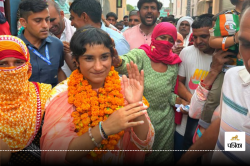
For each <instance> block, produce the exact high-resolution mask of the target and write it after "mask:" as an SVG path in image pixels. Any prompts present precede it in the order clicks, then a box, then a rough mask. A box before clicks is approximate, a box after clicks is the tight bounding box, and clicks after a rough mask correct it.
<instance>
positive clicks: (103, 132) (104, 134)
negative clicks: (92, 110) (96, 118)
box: [101, 124, 108, 139]
mask: <svg viewBox="0 0 250 166" xmlns="http://www.w3.org/2000/svg"><path fill="white" fill-rule="evenodd" d="M101 131H102V134H103V136H104V138H105V139H108V136H107V134H106V133H105V131H104V130H103V128H102V124H101Z"/></svg>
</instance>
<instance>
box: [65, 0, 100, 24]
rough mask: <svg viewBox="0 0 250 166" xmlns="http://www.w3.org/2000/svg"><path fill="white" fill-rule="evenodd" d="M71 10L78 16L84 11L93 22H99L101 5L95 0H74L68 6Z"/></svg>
mask: <svg viewBox="0 0 250 166" xmlns="http://www.w3.org/2000/svg"><path fill="white" fill-rule="evenodd" d="M71 10H72V11H73V12H74V13H76V14H77V15H78V16H79V17H81V15H82V13H83V12H85V13H86V14H87V15H88V16H89V18H90V19H91V20H92V21H93V22H94V23H100V22H101V18H102V7H101V4H100V2H98V1H97V0H74V1H73V3H72V4H71V5H70V8H69V11H71Z"/></svg>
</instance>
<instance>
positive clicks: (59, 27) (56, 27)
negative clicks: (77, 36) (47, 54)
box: [48, 0, 76, 77]
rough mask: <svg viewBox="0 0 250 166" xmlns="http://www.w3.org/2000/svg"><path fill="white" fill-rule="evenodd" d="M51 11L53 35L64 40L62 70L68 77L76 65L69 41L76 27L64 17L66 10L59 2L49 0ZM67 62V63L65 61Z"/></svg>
mask: <svg viewBox="0 0 250 166" xmlns="http://www.w3.org/2000/svg"><path fill="white" fill-rule="evenodd" d="M48 5H49V13H50V28H49V31H50V33H51V35H52V36H55V37H57V38H58V39H60V40H61V41H62V42H63V46H64V47H63V48H64V58H65V61H64V65H63V66H62V70H63V71H64V73H65V74H66V76H67V77H69V76H70V74H71V72H72V70H74V66H73V63H72V60H71V55H70V52H71V51H70V48H69V42H70V40H71V37H72V36H73V34H74V32H75V31H76V29H75V27H73V26H71V21H70V20H69V19H67V18H66V17H64V12H63V11H62V10H61V9H60V8H59V6H58V4H57V3H55V2H54V1H52V0H48ZM65 62H66V63H65Z"/></svg>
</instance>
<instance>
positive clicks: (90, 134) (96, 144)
mask: <svg viewBox="0 0 250 166" xmlns="http://www.w3.org/2000/svg"><path fill="white" fill-rule="evenodd" d="M89 137H90V138H91V141H92V142H93V143H94V144H95V146H96V147H98V148H99V147H100V145H98V143H96V142H95V138H94V137H93V136H92V133H91V127H90V128H89Z"/></svg>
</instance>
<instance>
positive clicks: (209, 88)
mask: <svg viewBox="0 0 250 166" xmlns="http://www.w3.org/2000/svg"><path fill="white" fill-rule="evenodd" d="M203 81H204V80H201V82H200V84H201V86H202V87H203V88H205V89H207V90H211V88H212V85H206V84H204V83H203Z"/></svg>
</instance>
